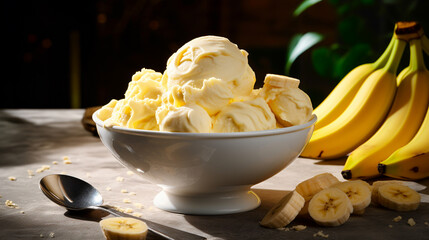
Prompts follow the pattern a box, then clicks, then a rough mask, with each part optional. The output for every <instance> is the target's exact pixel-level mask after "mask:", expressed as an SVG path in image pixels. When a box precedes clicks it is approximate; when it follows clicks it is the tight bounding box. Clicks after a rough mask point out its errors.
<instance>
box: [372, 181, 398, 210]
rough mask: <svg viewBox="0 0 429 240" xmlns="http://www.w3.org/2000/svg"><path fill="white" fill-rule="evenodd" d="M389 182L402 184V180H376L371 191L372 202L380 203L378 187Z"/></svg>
mask: <svg viewBox="0 0 429 240" xmlns="http://www.w3.org/2000/svg"><path fill="white" fill-rule="evenodd" d="M389 183H397V184H402V181H399V180H382V181H376V182H373V183H372V191H371V202H372V203H373V204H375V205H378V204H379V202H378V188H379V187H381V186H383V185H385V184H389Z"/></svg>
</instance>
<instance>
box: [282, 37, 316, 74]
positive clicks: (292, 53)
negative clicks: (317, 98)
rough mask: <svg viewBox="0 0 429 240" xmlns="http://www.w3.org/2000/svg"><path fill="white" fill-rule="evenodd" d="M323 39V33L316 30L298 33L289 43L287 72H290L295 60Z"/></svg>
mask: <svg viewBox="0 0 429 240" xmlns="http://www.w3.org/2000/svg"><path fill="white" fill-rule="evenodd" d="M322 40H323V35H321V34H319V33H315V32H308V33H305V34H297V35H295V36H293V37H292V40H291V41H290V43H289V51H288V55H287V58H286V66H285V72H286V75H289V74H290V68H291V67H292V64H293V62H294V61H295V60H296V59H297V58H298V57H299V56H300V55H301V54H302V53H303V52H305V51H307V50H308V49H309V48H311V47H312V46H314V45H316V44H317V43H319V42H320V41H322Z"/></svg>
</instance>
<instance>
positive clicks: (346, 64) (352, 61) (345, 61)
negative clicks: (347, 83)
mask: <svg viewBox="0 0 429 240" xmlns="http://www.w3.org/2000/svg"><path fill="white" fill-rule="evenodd" d="M370 54H371V47H370V46H369V44H366V43H360V44H356V45H354V46H353V47H352V48H350V50H348V51H347V53H345V54H344V55H343V56H342V57H341V58H340V59H339V60H338V62H337V63H336V65H335V68H334V77H335V78H342V77H344V76H345V75H346V74H347V73H348V72H350V71H351V70H352V69H353V68H355V67H357V66H359V65H361V64H364V63H366V62H368V59H369V57H370Z"/></svg>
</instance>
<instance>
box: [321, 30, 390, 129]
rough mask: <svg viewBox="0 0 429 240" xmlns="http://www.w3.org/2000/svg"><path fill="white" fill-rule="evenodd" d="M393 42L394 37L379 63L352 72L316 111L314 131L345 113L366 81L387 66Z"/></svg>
mask: <svg viewBox="0 0 429 240" xmlns="http://www.w3.org/2000/svg"><path fill="white" fill-rule="evenodd" d="M393 42H394V38H393V37H392V39H391V41H390V43H389V45H388V46H387V48H386V50H385V51H384V53H383V54H382V55H381V56H380V58H379V59H378V60H377V61H375V62H373V63H366V64H362V65H360V66H358V67H356V68H354V69H353V70H351V71H350V72H349V73H348V74H347V75H346V76H345V77H344V78H343V79H342V80H341V81H340V82H339V83H338V85H337V86H336V87H335V88H334V89H333V90H332V92H331V93H330V94H329V95H328V96H327V97H326V99H325V100H323V102H322V103H321V104H319V106H317V108H315V109H314V111H313V113H314V114H316V115H317V122H316V125H315V128H314V129H319V128H321V127H323V126H325V125H327V124H328V123H330V122H332V121H334V120H335V119H336V118H337V117H338V116H340V115H341V113H343V112H344V110H345V109H346V108H347V106H348V105H349V104H350V103H351V101H352V100H353V98H354V96H355V95H356V93H357V92H358V90H359V88H360V87H361V86H362V84H363V82H364V81H365V79H366V78H367V77H368V76H369V75H370V74H371V73H373V72H374V71H375V70H377V69H379V68H381V67H383V66H384V65H385V64H386V62H387V60H388V59H389V56H390V52H391V51H392V48H393Z"/></svg>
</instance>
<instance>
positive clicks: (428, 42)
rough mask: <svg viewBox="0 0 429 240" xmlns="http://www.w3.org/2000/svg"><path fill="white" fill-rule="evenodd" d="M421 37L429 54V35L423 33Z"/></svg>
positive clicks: (424, 48)
mask: <svg viewBox="0 0 429 240" xmlns="http://www.w3.org/2000/svg"><path fill="white" fill-rule="evenodd" d="M421 39H422V45H423V50H424V51H425V53H426V54H427V55H429V39H428V37H426V35H423V36H422V38H421Z"/></svg>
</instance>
